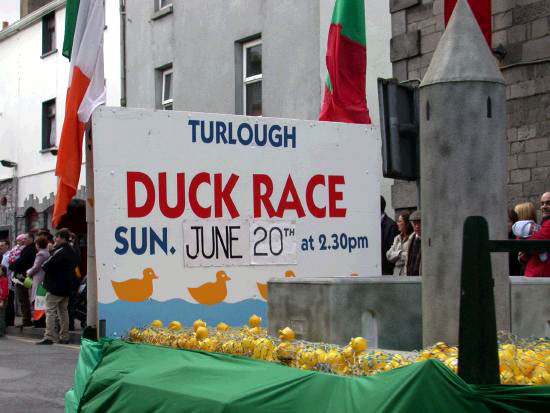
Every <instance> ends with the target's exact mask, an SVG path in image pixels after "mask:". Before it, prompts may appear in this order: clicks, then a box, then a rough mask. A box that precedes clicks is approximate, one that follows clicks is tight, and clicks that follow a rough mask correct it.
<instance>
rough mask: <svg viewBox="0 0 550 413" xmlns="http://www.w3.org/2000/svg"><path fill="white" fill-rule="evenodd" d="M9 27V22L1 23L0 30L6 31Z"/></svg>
mask: <svg viewBox="0 0 550 413" xmlns="http://www.w3.org/2000/svg"><path fill="white" fill-rule="evenodd" d="M9 25H10V22H2V30H4V29H7V28H8V26H9Z"/></svg>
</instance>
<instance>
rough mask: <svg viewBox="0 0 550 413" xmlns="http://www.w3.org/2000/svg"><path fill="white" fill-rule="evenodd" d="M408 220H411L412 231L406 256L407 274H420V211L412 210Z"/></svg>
mask: <svg viewBox="0 0 550 413" xmlns="http://www.w3.org/2000/svg"><path fill="white" fill-rule="evenodd" d="M409 220H410V221H411V223H412V225H413V228H414V233H413V234H412V236H411V244H410V247H409V255H408V256H407V275H420V274H421V273H422V250H421V239H420V235H421V233H422V231H421V230H422V227H421V222H422V219H421V214H420V211H414V212H413V213H412V214H411V216H410V218H409Z"/></svg>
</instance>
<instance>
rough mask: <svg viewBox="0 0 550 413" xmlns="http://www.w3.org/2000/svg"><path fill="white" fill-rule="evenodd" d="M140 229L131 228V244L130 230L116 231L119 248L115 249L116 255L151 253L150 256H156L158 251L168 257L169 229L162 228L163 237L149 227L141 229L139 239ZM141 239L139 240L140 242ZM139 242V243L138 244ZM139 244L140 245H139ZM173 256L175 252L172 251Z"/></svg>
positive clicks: (121, 227) (121, 229)
mask: <svg viewBox="0 0 550 413" xmlns="http://www.w3.org/2000/svg"><path fill="white" fill-rule="evenodd" d="M138 231H139V230H138V229H137V228H136V227H131V228H130V242H128V239H127V238H126V237H127V234H128V228H126V227H123V226H120V227H117V228H116V229H115V241H116V242H117V244H118V245H117V246H116V248H115V250H114V251H115V254H117V255H124V254H127V253H128V251H130V252H132V253H133V254H135V255H143V254H145V253H147V252H148V253H149V255H155V254H156V251H157V247H158V249H160V251H162V252H164V254H166V255H168V228H167V227H163V228H162V235H160V236H159V234H158V233H157V232H156V231H155V230H154V229H153V228H149V227H141V231H140V232H141V236H140V237H138ZM138 238H139V240H138ZM138 241H139V242H138ZM138 243H139V245H138ZM170 252H171V253H172V254H173V253H174V252H172V251H170Z"/></svg>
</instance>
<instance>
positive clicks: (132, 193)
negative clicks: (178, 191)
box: [126, 172, 155, 218]
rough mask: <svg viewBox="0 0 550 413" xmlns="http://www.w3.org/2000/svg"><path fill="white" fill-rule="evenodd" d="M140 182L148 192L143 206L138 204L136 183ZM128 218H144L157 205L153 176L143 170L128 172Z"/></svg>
mask: <svg viewBox="0 0 550 413" xmlns="http://www.w3.org/2000/svg"><path fill="white" fill-rule="evenodd" d="M137 183H140V184H142V185H143V186H144V187H145V191H146V193H147V195H146V198H145V203H144V204H143V205H142V206H139V207H138V206H137V205H136V184H137ZM126 188H127V192H126V195H127V203H128V218H143V217H144V216H146V215H148V214H149V213H150V212H151V211H152V210H153V207H154V206H155V186H154V184H153V181H152V180H151V178H149V177H148V176H147V175H146V174H144V173H143V172H128V173H127V174H126Z"/></svg>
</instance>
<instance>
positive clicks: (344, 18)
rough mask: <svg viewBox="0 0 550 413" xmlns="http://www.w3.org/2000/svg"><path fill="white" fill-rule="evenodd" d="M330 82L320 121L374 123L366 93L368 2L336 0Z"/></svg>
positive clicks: (329, 53)
mask: <svg viewBox="0 0 550 413" xmlns="http://www.w3.org/2000/svg"><path fill="white" fill-rule="evenodd" d="M326 60H327V69H328V74H327V80H326V85H325V96H324V99H323V106H322V107H321V114H320V116H319V120H328V121H334V122H348V123H371V120H370V117H369V110H368V108H367V98H366V95H365V93H366V91H365V78H366V73H367V42H366V37H365V3H364V0H336V3H335V5H334V11H333V13H332V21H331V24H330V29H329V33H328V42H327V59H326Z"/></svg>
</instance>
